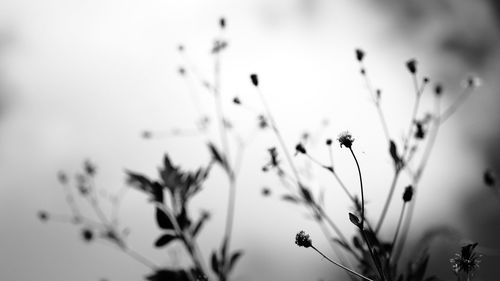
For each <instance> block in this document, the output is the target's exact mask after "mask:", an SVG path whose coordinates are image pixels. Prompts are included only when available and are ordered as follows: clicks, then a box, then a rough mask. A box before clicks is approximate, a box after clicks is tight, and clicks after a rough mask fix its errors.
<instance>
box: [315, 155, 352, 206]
mask: <svg viewBox="0 0 500 281" xmlns="http://www.w3.org/2000/svg"><path fill="white" fill-rule="evenodd" d="M306 156H307V157H308V158H309V159H310V160H311V161H312V162H314V163H315V164H317V165H318V166H320V167H321V168H324V169H325V170H327V171H329V172H330V173H331V174H332V175H333V176H334V177H335V180H336V181H337V182H338V183H339V185H340V187H341V188H342V190H344V192H345V194H346V195H347V196H348V197H349V199H350V200H351V201H352V202H353V203H355V202H356V200H354V196H352V194H351V193H350V192H349V190H348V189H347V187H346V186H345V184H344V183H343V182H342V180H341V179H340V177H339V176H338V175H337V173H336V172H335V170H334V169H333V165H331V166H330V167H328V166H326V165H323V164H321V163H320V162H319V161H318V160H316V159H315V158H314V157H312V156H311V155H310V154H309V153H306ZM330 161H331V160H330Z"/></svg>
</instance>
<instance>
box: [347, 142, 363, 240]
mask: <svg viewBox="0 0 500 281" xmlns="http://www.w3.org/2000/svg"><path fill="white" fill-rule="evenodd" d="M349 151H351V154H352V157H353V158H354V161H355V162H356V167H357V168H358V175H359V185H360V189H361V230H363V229H364V223H365V194H364V190H363V177H362V176H361V168H360V167H359V163H358V159H357V158H356V155H355V154H354V151H353V150H352V148H351V147H349Z"/></svg>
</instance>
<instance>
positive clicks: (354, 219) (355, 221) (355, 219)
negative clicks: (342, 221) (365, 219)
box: [349, 213, 361, 227]
mask: <svg viewBox="0 0 500 281" xmlns="http://www.w3.org/2000/svg"><path fill="white" fill-rule="evenodd" d="M349 220H350V221H351V222H352V224H354V225H355V226H357V227H360V226H361V221H359V218H358V216H356V215H355V214H353V213H349Z"/></svg>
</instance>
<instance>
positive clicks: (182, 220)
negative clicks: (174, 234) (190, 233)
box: [177, 208, 191, 229]
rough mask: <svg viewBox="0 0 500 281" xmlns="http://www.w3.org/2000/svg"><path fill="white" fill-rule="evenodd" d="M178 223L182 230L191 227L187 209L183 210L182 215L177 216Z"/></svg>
mask: <svg viewBox="0 0 500 281" xmlns="http://www.w3.org/2000/svg"><path fill="white" fill-rule="evenodd" d="M177 223H178V224H179V227H180V228H181V229H186V228H188V227H189V226H191V220H190V219H189V218H188V215H187V211H186V208H182V211H181V213H180V214H178V215H177Z"/></svg>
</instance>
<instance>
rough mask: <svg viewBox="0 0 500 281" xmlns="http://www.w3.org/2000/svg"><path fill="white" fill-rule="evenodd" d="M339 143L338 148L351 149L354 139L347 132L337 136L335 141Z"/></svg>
mask: <svg viewBox="0 0 500 281" xmlns="http://www.w3.org/2000/svg"><path fill="white" fill-rule="evenodd" d="M337 140H338V141H339V143H340V147H342V146H345V147H347V148H351V146H352V143H353V142H354V138H353V137H352V135H351V134H350V133H349V132H347V131H346V132H343V133H341V134H340V135H339V137H338V139H337Z"/></svg>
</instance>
